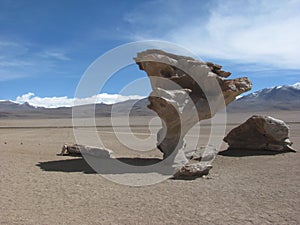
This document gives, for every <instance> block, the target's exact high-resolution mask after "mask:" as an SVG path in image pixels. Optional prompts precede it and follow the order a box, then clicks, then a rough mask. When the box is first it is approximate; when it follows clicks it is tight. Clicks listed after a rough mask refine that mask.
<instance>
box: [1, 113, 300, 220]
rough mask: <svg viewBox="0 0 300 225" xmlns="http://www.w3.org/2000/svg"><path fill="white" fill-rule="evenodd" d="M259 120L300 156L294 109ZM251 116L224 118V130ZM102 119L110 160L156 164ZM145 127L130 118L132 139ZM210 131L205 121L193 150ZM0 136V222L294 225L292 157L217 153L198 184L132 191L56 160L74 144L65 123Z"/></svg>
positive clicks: (32, 123)
mask: <svg viewBox="0 0 300 225" xmlns="http://www.w3.org/2000/svg"><path fill="white" fill-rule="evenodd" d="M259 114H265V115H271V116H274V117H275V118H278V119H282V120H284V121H285V122H287V124H288V125H289V126H290V129H291V134H290V139H291V141H293V142H294V144H293V147H294V148H295V149H297V150H300V138H299V137H300V117H299V112H298V111H294V112H291V111H281V112H280V111H278V112H270V113H259ZM251 115H253V113H239V114H237V113H231V114H229V115H228V121H227V128H226V130H227V132H228V131H229V130H231V129H232V128H233V127H236V126H237V125H239V124H240V123H241V122H243V121H245V120H246V119H248V118H249V117H250V116H251ZM148 119H149V118H148ZM109 120H110V118H99V119H97V120H96V122H97V131H98V133H99V135H100V137H101V139H102V140H103V142H104V144H105V146H107V147H108V148H110V149H112V150H113V151H114V152H115V155H116V157H132V158H152V159H153V158H159V159H161V157H162V154H161V153H160V152H159V150H157V149H155V150H152V151H149V152H138V151H130V149H128V148H127V147H125V146H123V145H122V144H121V143H120V142H119V141H118V140H117V139H116V137H115V135H114V134H113V129H112V127H111V126H110V121H109ZM120 121H122V119H121V120H120ZM146 121H148V120H147V118H143V117H135V118H132V122H133V124H134V125H135V126H134V127H133V128H132V131H133V132H135V133H136V134H137V136H139V135H141V136H142V135H145V133H146V135H147V133H148V132H149V129H148V128H147V124H146ZM120 126H122V124H120ZM209 131H210V126H209V125H208V124H205V122H204V124H203V126H202V127H201V135H200V139H199V143H198V145H199V146H201V145H205V144H206V143H207V140H208V137H209V133H210V132H209ZM0 133H1V134H0V174H1V179H0V195H1V197H0V224H289V225H291V224H295V225H296V224H300V213H299V208H300V166H299V165H300V154H299V153H293V152H289V153H282V154H275V153H273V152H269V153H259V152H255V151H252V152H249V151H246V152H245V151H243V150H241V151H240V154H231V155H218V156H217V158H216V159H215V161H214V162H213V168H212V170H211V171H210V173H209V175H208V176H207V177H205V178H198V179H195V180H175V179H168V180H165V181H163V182H160V183H157V184H154V185H149V186H142V187H132V186H124V185H120V184H116V183H114V182H112V181H109V180H107V179H105V178H104V177H102V176H101V175H99V174H97V173H95V172H93V170H92V169H91V168H90V167H89V166H88V164H87V163H86V162H85V161H84V160H83V159H82V158H80V157H70V156H57V155H56V154H57V153H59V152H60V151H61V147H62V145H63V144H64V143H75V137H74V134H73V128H72V122H71V119H50V120H47V119H26V120H25V119H2V120H0ZM123 134H124V135H126V133H125V132H124V133H123ZM194 138H195V135H193V134H191V135H190V136H189V135H188V136H187V141H188V142H189V140H190V141H191V140H193V139H194ZM79 144H80V143H79ZM154 144H155V143H154ZM226 147H227V145H226V144H225V143H223V144H222V146H221V147H220V150H225V149H226Z"/></svg>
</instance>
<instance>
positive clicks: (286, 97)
mask: <svg viewBox="0 0 300 225" xmlns="http://www.w3.org/2000/svg"><path fill="white" fill-rule="evenodd" d="M276 110H300V82H299V83H296V84H294V85H284V86H276V87H272V88H265V89H262V90H260V91H256V92H253V93H251V94H249V95H246V96H244V97H241V98H239V99H237V100H235V101H234V102H232V103H231V104H229V105H228V107H227V111H229V112H232V111H237V112H252V111H276Z"/></svg>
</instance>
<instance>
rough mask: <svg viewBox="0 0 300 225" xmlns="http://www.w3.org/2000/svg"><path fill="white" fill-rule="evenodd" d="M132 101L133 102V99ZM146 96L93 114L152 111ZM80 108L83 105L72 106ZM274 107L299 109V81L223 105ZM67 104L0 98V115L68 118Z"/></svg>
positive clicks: (248, 109)
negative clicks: (49, 105) (38, 104)
mask: <svg viewBox="0 0 300 225" xmlns="http://www.w3.org/2000/svg"><path fill="white" fill-rule="evenodd" d="M134 102H135V103H134ZM147 105H148V99H147V98H144V99H141V100H139V101H137V102H136V100H128V101H125V102H120V103H116V104H114V105H108V104H102V103H101V104H97V105H96V107H95V115H96V117H107V116H110V115H111V110H112V108H113V114H114V115H119V116H122V115H123V116H124V115H126V114H127V113H128V110H129V109H130V115H131V116H150V115H155V113H154V112H153V111H151V110H150V109H148V108H147ZM76 107H82V109H83V110H84V108H85V107H86V106H84V105H83V106H76ZM278 110H289V111H290V110H300V82H299V83H296V84H294V85H284V86H277V87H273V88H265V89H262V90H260V91H256V92H254V93H251V94H249V95H246V96H243V97H241V98H239V99H237V100H235V101H234V102H232V103H231V104H229V105H228V106H227V111H228V112H259V111H278ZM71 117H72V108H71V107H60V108H43V107H34V106H32V105H30V104H28V103H24V104H18V103H14V102H12V101H0V118H71Z"/></svg>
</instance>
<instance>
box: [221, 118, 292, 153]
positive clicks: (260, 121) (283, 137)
mask: <svg viewBox="0 0 300 225" xmlns="http://www.w3.org/2000/svg"><path fill="white" fill-rule="evenodd" d="M224 141H225V142H227V143H228V145H229V147H228V149H241V150H242V149H245V150H271V151H296V150H295V149H293V148H292V147H291V145H292V142H291V141H290V139H289V127H288V126H287V125H286V123H285V122H284V121H282V120H279V119H275V118H273V117H271V116H257V115H254V116H252V117H251V118H249V119H248V120H247V121H246V122H245V123H243V124H241V125H240V126H238V127H236V128H234V129H233V130H231V131H230V132H229V133H228V135H227V136H226V137H225V138H224Z"/></svg>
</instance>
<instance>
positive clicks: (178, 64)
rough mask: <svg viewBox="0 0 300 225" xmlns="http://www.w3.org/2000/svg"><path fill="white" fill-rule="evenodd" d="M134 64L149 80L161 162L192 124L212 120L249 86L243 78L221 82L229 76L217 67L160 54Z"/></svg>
mask: <svg viewBox="0 0 300 225" xmlns="http://www.w3.org/2000/svg"><path fill="white" fill-rule="evenodd" d="M134 60H135V61H136V63H137V64H138V65H139V68H140V69H141V70H144V71H145V72H146V73H147V75H148V77H149V79H150V83H151V86H152V93H151V94H150V96H149V97H148V98H149V101H150V104H149V105H148V107H149V108H150V109H152V110H154V111H155V112H156V113H157V114H158V116H159V117H160V118H161V119H162V121H163V126H162V128H161V130H160V131H159V132H158V134H157V147H158V149H160V151H162V152H163V154H164V158H167V157H168V156H170V155H171V154H172V153H173V152H174V151H175V152H177V151H181V150H183V149H184V147H185V142H184V136H185V135H186V133H187V132H188V131H189V130H190V129H191V128H192V127H193V126H194V125H195V124H196V123H198V122H199V121H200V120H204V119H209V118H211V117H213V116H214V115H215V114H216V112H217V111H218V110H220V109H222V108H224V107H225V106H226V105H227V104H229V103H230V102H232V101H233V100H234V99H235V97H236V96H238V95H240V94H241V93H244V92H246V91H248V90H250V89H251V86H252V84H251V82H250V80H249V79H248V78H247V77H243V78H237V79H232V80H229V79H225V78H226V77H228V76H230V74H231V73H230V72H226V71H223V70H222V66H220V65H217V64H214V63H210V62H201V61H198V60H195V59H193V58H191V57H186V56H180V55H175V54H170V53H167V52H164V51H161V50H156V49H152V50H146V51H143V52H140V53H138V54H137V57H136V58H134ZM186 161H187V160H186ZM205 165H206V166H204V167H207V168H202V167H201V166H199V164H197V165H195V166H191V165H189V166H188V167H185V168H181V171H184V172H183V174H187V175H192V174H197V175H199V174H201V170H203V171H207V169H208V168H211V166H209V165H208V164H205ZM199 171H200V172H199ZM179 173H180V172H179Z"/></svg>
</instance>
